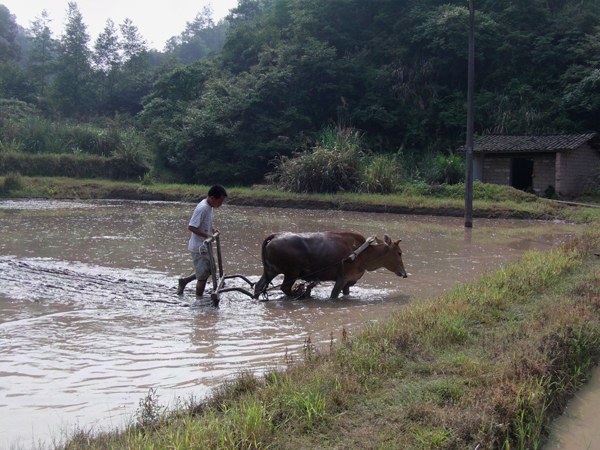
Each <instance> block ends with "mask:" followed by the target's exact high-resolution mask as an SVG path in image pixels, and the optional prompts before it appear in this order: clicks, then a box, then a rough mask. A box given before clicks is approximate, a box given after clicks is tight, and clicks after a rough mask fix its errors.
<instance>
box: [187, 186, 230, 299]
mask: <svg viewBox="0 0 600 450" xmlns="http://www.w3.org/2000/svg"><path fill="white" fill-rule="evenodd" d="M226 198H227V191H226V190H225V188H224V187H223V186H221V185H220V184H216V185H214V186H213V187H211V188H210V189H209V191H208V196H207V197H206V198H205V199H204V200H202V201H201V202H200V203H198V205H197V206H196V209H194V213H193V214H192V218H191V219H190V223H189V224H188V230H190V231H191V233H192V234H191V236H190V241H189V243H188V250H189V251H190V254H191V255H192V263H193V264H194V273H193V274H191V275H190V276H188V277H186V278H180V279H179V288H178V289H177V294H179V295H181V294H183V290H184V289H185V286H186V285H187V284H188V283H189V282H190V281H192V280H194V279H195V280H196V295H198V296H201V295H202V294H203V293H204V288H205V287H206V280H208V277H210V275H211V267H210V259H209V257H208V248H207V247H206V245H204V240H205V239H208V238H209V237H211V236H212V235H213V234H214V233H216V232H217V230H216V229H214V228H213V209H214V208H218V207H220V206H221V205H222V204H223V201H224V200H225V199H226Z"/></svg>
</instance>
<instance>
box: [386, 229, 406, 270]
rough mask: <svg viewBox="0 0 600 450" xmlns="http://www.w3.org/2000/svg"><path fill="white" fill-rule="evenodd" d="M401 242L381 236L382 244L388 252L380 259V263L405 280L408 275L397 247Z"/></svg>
mask: <svg viewBox="0 0 600 450" xmlns="http://www.w3.org/2000/svg"><path fill="white" fill-rule="evenodd" d="M401 241H402V239H398V240H397V241H392V240H391V239H390V237H389V236H388V235H387V234H384V235H383V243H384V244H385V245H387V247H388V251H387V252H386V253H385V255H384V256H383V257H382V261H381V262H382V263H383V264H382V266H383V267H385V268H386V269H387V270H389V271H390V272H394V273H395V274H396V275H398V276H399V277H403V278H406V277H407V276H408V274H407V273H406V269H405V268H404V263H403V262H402V250H401V249H400V245H399V244H400V242H401Z"/></svg>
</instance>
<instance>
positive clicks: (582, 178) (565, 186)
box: [556, 144, 600, 196]
mask: <svg viewBox="0 0 600 450" xmlns="http://www.w3.org/2000/svg"><path fill="white" fill-rule="evenodd" d="M599 169H600V156H599V155H598V151H597V150H594V149H593V148H592V147H590V145H589V144H584V145H582V146H581V147H578V148H576V149H575V150H571V151H568V152H559V153H557V154H556V191H557V192H558V193H559V194H561V195H567V196H569V195H577V194H579V193H581V192H582V191H584V190H585V189H586V188H588V187H589V186H588V180H589V177H591V176H593V175H594V174H597V173H598V170H599Z"/></svg>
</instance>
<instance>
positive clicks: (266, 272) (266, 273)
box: [254, 234, 275, 298]
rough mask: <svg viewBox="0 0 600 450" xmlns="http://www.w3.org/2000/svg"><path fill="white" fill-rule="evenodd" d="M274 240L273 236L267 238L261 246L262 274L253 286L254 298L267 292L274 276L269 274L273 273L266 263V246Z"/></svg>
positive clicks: (267, 262)
mask: <svg viewBox="0 0 600 450" xmlns="http://www.w3.org/2000/svg"><path fill="white" fill-rule="evenodd" d="M274 238H275V235H274V234H272V235H270V236H267V237H266V238H265V240H264V241H263V244H262V249H261V252H260V256H261V259H262V263H263V274H262V277H260V280H258V283H256V285H255V286H254V298H258V297H259V296H260V295H261V294H265V293H266V292H267V287H268V286H269V283H270V282H271V280H272V279H273V277H274V275H272V274H271V272H272V271H273V269H272V266H271V264H269V261H267V245H269V242H271V241H272V240H273V239H274Z"/></svg>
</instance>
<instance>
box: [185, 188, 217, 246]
mask: <svg viewBox="0 0 600 450" xmlns="http://www.w3.org/2000/svg"><path fill="white" fill-rule="evenodd" d="M212 224H213V208H212V206H210V205H209V204H208V201H206V199H204V200H202V201H201V202H200V203H198V205H197V206H196V209H194V213H193V214H192V218H191V219H190V223H189V224H188V225H191V226H193V227H196V228H198V229H199V230H200V231H202V232H203V233H206V234H212ZM202 244H204V238H203V237H200V236H198V235H197V234H194V233H192V235H191V236H190V242H189V244H188V250H189V251H190V252H197V251H198V249H199V248H200V246H201V245H202Z"/></svg>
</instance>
